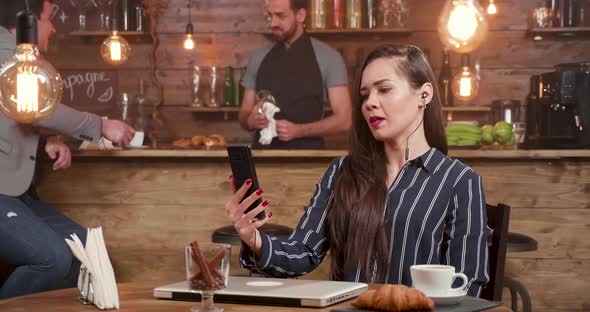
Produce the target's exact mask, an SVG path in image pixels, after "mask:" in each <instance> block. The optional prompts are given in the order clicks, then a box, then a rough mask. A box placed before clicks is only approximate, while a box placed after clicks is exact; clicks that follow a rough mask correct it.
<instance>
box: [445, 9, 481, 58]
mask: <svg viewBox="0 0 590 312" xmlns="http://www.w3.org/2000/svg"><path fill="white" fill-rule="evenodd" d="M487 30H488V24H487V21H486V18H485V15H484V12H483V9H482V8H481V6H480V5H479V3H478V2H477V1H476V0H447V4H446V5H445V6H444V8H443V10H442V13H441V15H440V17H439V20H438V33H439V36H440V39H441V41H442V43H443V44H444V45H445V46H447V47H448V48H450V49H451V50H453V51H455V52H459V53H468V52H471V51H473V50H475V49H477V48H478V47H479V46H480V44H481V43H482V42H483V40H484V39H485V36H486V33H487Z"/></svg>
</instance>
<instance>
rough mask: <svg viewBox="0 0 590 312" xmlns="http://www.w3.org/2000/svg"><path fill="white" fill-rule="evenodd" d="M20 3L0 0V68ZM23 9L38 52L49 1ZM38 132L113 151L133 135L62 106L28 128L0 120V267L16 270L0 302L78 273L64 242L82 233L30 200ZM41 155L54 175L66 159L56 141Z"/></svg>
mask: <svg viewBox="0 0 590 312" xmlns="http://www.w3.org/2000/svg"><path fill="white" fill-rule="evenodd" d="M23 3H24V1H22V0H2V10H0V11H1V12H0V64H2V63H4V62H6V61H7V60H8V59H9V58H10V57H11V56H12V55H13V54H14V50H15V48H16V37H15V26H16V25H15V22H16V14H17V13H18V12H19V11H21V10H23V5H24V4H23ZM29 4H30V7H31V10H32V11H33V12H34V13H35V14H36V15H37V18H38V31H39V44H38V46H39V48H40V49H41V50H42V51H43V50H45V49H46V48H47V43H48V41H49V37H50V36H51V34H52V33H53V32H55V28H54V27H53V25H52V23H51V20H50V15H51V11H52V4H51V2H50V1H49V0H29ZM41 128H48V129H51V130H54V131H57V132H59V133H61V134H64V135H68V136H71V137H73V138H78V139H83V140H89V141H93V142H98V140H99V139H100V138H101V136H104V137H105V138H107V139H109V140H111V141H113V143H114V144H116V145H126V144H128V143H129V142H130V141H131V139H132V138H133V136H134V134H135V130H134V129H133V128H131V127H130V126H128V125H127V124H125V123H124V122H122V121H118V120H101V118H100V117H98V116H96V115H94V114H90V113H84V112H79V111H76V110H74V109H72V108H69V107H67V106H65V105H59V106H58V107H57V109H56V110H55V112H54V113H53V114H52V115H50V116H49V117H48V118H47V119H45V120H42V121H40V122H38V123H34V124H19V123H17V122H15V121H13V120H12V119H9V118H8V117H7V116H5V115H4V114H0V173H1V174H0V241H1V242H2V243H0V263H4V264H10V265H13V266H15V267H16V270H15V271H14V272H13V273H12V275H10V277H9V278H8V280H6V282H5V283H4V285H0V286H1V287H0V299H6V298H10V297H14V296H20V295H26V294H30V293H35V292H41V291H47V290H53V289H60V288H69V287H74V286H76V281H77V278H78V273H79V270H80V263H79V262H78V261H77V260H76V259H75V257H73V256H72V253H71V252H70V250H69V249H68V247H67V246H66V244H65V241H64V238H66V237H68V236H69V235H70V234H72V233H76V235H78V236H79V237H80V238H81V239H82V241H83V242H85V241H86V231H85V230H84V229H83V228H82V227H81V226H80V225H79V224H77V223H76V222H74V221H72V220H70V219H69V218H67V217H65V216H64V215H62V214H60V213H58V212H57V211H55V210H53V209H52V208H51V207H49V206H47V205H46V204H44V203H43V202H41V201H40V200H38V199H37V198H36V196H35V195H34V194H35V193H34V186H33V185H32V180H33V174H34V171H35V161H36V155H37V148H38V145H39V131H40V129H41ZM45 152H46V153H47V154H48V155H49V157H50V158H51V159H53V160H55V163H54V165H53V169H54V170H59V169H65V168H67V167H69V165H70V162H71V153H70V151H69V149H68V147H67V146H66V145H65V144H64V143H63V142H62V141H61V140H60V139H58V138H57V137H55V136H53V137H49V138H48V139H47V143H46V145H45Z"/></svg>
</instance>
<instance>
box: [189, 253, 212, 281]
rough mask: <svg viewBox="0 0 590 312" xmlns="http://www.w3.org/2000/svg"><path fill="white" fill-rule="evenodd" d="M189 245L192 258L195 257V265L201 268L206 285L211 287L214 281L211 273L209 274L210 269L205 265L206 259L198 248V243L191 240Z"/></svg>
mask: <svg viewBox="0 0 590 312" xmlns="http://www.w3.org/2000/svg"><path fill="white" fill-rule="evenodd" d="M191 247H192V248H191V251H192V256H193V259H196V263H197V265H198V266H199V267H200V268H201V272H203V277H204V279H205V282H206V283H207V285H208V286H210V287H212V286H213V282H214V279H213V275H211V271H210V270H209V266H208V265H207V264H208V263H207V259H205V256H204V255H203V253H202V252H201V250H200V249H199V243H197V242H192V243H191Z"/></svg>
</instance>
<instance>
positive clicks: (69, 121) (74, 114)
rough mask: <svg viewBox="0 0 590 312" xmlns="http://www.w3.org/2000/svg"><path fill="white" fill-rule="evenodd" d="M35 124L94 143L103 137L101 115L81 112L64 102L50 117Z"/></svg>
mask: <svg viewBox="0 0 590 312" xmlns="http://www.w3.org/2000/svg"><path fill="white" fill-rule="evenodd" d="M34 126H37V127H42V128H48V129H52V130H55V131H57V132H59V133H61V134H64V135H67V136H70V137H73V138H76V139H79V140H87V141H91V142H93V143H97V142H98V140H99V139H100V138H101V127H102V123H101V120H100V117H98V116H96V115H94V114H91V113H85V112H79V111H77V110H75V109H73V108H70V107H68V106H66V105H63V104H59V105H58V106H57V108H56V109H55V111H54V112H53V113H52V114H51V115H49V117H47V118H46V119H43V120H41V121H40V122H37V123H35V124H34Z"/></svg>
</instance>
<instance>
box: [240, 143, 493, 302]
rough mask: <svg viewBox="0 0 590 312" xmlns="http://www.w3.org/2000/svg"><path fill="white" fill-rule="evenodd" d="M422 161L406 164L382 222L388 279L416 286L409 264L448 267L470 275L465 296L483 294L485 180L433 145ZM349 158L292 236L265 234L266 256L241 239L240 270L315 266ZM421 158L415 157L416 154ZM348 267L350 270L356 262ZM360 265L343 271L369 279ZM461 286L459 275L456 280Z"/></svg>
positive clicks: (298, 271)
mask: <svg viewBox="0 0 590 312" xmlns="http://www.w3.org/2000/svg"><path fill="white" fill-rule="evenodd" d="M419 158H420V161H414V162H413V163H414V164H416V163H420V162H421V163H422V165H418V166H416V165H405V166H404V167H402V169H401V171H400V173H399V175H398V177H397V179H396V180H395V182H394V183H393V185H392V186H391V188H390V189H389V191H388V195H387V200H386V202H387V205H386V207H385V213H384V218H385V220H384V221H385V226H386V233H388V243H389V258H388V261H387V263H388V264H389V265H388V270H387V272H386V276H385V283H388V284H404V285H408V286H411V285H412V280H411V277H410V266H411V265H414V264H450V265H452V266H454V267H455V269H456V271H457V272H461V273H464V274H465V275H467V277H468V279H469V284H468V294H469V295H471V296H479V294H480V292H481V288H482V286H483V285H485V284H486V283H487V282H488V280H489V276H488V238H489V236H490V233H491V231H490V229H489V228H488V227H487V214H486V206H485V205H486V204H485V203H486V201H485V196H484V192H483V186H482V181H481V177H480V176H479V175H478V174H477V173H476V172H475V171H473V170H472V169H471V168H470V167H468V166H466V165H464V164H462V163H461V162H460V161H458V160H455V159H451V158H449V157H447V156H446V155H444V154H443V153H441V152H440V151H438V150H437V149H435V148H432V149H430V150H429V151H428V152H427V153H425V154H424V155H422V156H420V157H419ZM343 159H344V157H340V158H337V159H335V160H333V161H332V163H331V164H330V167H329V168H328V170H327V171H326V172H325V173H324V175H323V176H322V178H321V179H320V181H319V184H318V185H317V188H316V191H315V194H314V195H313V197H312V198H311V200H310V204H309V206H307V207H305V213H304V215H303V217H302V218H301V220H300V221H299V224H298V225H297V228H296V229H295V230H294V231H293V233H292V234H291V236H290V237H289V238H288V239H281V238H276V237H271V236H269V235H267V234H265V233H263V232H261V236H262V250H261V255H260V256H259V257H256V259H255V255H254V253H253V252H252V250H251V249H250V248H249V247H248V246H247V245H245V244H242V252H241V255H240V262H241V265H242V266H243V267H246V268H248V269H250V270H253V271H257V272H259V273H262V274H265V275H270V276H273V277H294V276H301V275H303V274H305V273H307V272H311V271H312V270H313V269H315V268H316V267H317V266H318V265H319V264H320V263H321V261H322V260H323V258H324V256H325V255H326V253H327V251H328V249H329V246H330V244H329V242H328V241H327V237H326V232H325V231H326V226H325V222H326V218H327V209H326V206H327V204H328V201H329V197H330V194H331V192H332V188H333V186H334V184H335V178H336V176H337V174H338V171H339V168H340V166H341V165H342V161H343ZM416 160H418V158H417V159H416ZM355 265H356V264H354V265H349V264H348V263H346V264H345V267H355ZM360 272H361V269H360V268H359V267H357V269H356V270H354V269H353V270H348V271H346V270H345V271H344V272H343V273H344V280H346V281H355V282H367V281H365V280H364V279H365V278H364V274H360ZM455 283H456V284H455V285H454V287H458V286H460V283H461V280H460V279H458V281H455Z"/></svg>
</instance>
